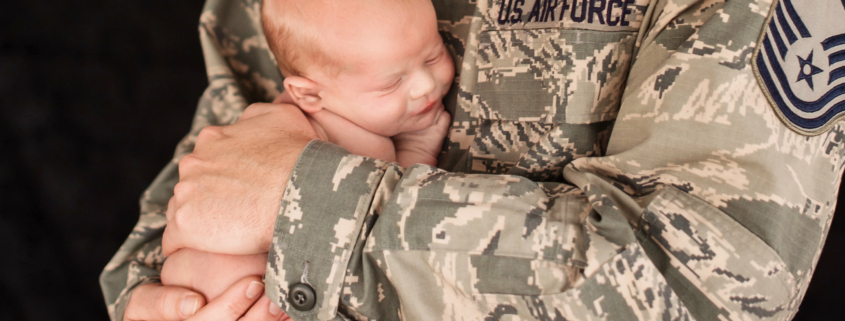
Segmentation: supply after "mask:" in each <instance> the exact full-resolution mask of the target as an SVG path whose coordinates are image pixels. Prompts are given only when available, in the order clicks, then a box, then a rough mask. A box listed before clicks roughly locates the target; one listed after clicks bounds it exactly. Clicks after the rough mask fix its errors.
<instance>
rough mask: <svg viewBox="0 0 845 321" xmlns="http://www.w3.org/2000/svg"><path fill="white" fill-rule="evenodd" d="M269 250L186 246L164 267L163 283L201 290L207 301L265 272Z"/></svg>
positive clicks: (171, 257)
mask: <svg viewBox="0 0 845 321" xmlns="http://www.w3.org/2000/svg"><path fill="white" fill-rule="evenodd" d="M266 264H267V253H262V254H253V255H228V254H217V253H209V252H203V251H198V250H194V249H190V248H183V249H180V250H179V251H176V252H175V253H173V254H171V255H170V256H169V257H168V258H167V260H166V261H164V267H162V269H161V283H162V284H164V285H175V286H181V287H185V288H188V289H191V290H194V291H196V292H199V293H200V294H202V295H203V296H205V299H206V300H207V301H208V302H211V300H214V298H216V297H217V296H219V295H220V294H221V293H223V291H225V290H226V289H227V288H229V286H231V285H232V284H234V283H235V282H236V281H238V280H240V279H242V278H244V277H246V276H248V275H257V276H259V277H260V276H263V275H264V268H265V266H266Z"/></svg>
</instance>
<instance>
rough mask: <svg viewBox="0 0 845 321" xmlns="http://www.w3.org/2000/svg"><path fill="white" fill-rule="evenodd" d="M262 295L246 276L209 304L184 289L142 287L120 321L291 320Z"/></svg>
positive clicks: (257, 280) (260, 285)
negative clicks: (122, 320)
mask: <svg viewBox="0 0 845 321" xmlns="http://www.w3.org/2000/svg"><path fill="white" fill-rule="evenodd" d="M263 294H264V283H261V279H260V278H258V277H257V276H248V277H245V278H243V279H241V280H239V281H238V282H235V284H232V286H230V287H229V288H228V289H226V291H225V292H223V293H222V294H221V295H220V296H219V297H218V298H216V299H214V300H212V301H211V302H209V303H208V304H206V301H205V299H203V297H202V296H201V295H199V294H197V293H194V292H192V291H191V290H188V289H185V288H181V287H177V286H163V285H160V284H145V285H142V286H139V287H138V288H136V289H135V290H134V291H133V292H132V297H131V298H130V299H129V304H127V306H126V311H125V313H124V314H123V319H124V320H127V321H140V320H220V321H224V320H225V321H234V320H244V321H257V320H289V319H290V317H288V316H287V315H285V314H284V313H281V309H279V308H278V307H277V306H276V305H275V304H273V303H272V302H270V299H269V298H267V296H265V295H263ZM274 313H275V314H274Z"/></svg>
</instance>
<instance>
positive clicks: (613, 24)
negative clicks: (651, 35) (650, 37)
mask: <svg viewBox="0 0 845 321" xmlns="http://www.w3.org/2000/svg"><path fill="white" fill-rule="evenodd" d="M649 2H650V0H487V9H486V10H485V12H486V14H485V17H484V18H485V19H484V20H485V29H486V30H508V29H539V28H560V29H586V30H600V31H636V30H638V29H639V27H640V24H641V23H642V21H643V15H644V14H645V10H646V8H647V7H648V4H649Z"/></svg>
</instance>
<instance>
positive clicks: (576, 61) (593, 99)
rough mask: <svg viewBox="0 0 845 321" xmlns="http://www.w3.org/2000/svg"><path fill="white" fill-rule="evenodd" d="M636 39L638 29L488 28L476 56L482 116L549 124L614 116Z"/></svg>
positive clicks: (600, 119)
mask: <svg viewBox="0 0 845 321" xmlns="http://www.w3.org/2000/svg"><path fill="white" fill-rule="evenodd" d="M635 40H636V36H635V34H634V33H632V32H604V31H593V30H577V29H576V30H568V29H550V28H542V29H514V30H493V31H485V32H483V33H482V34H481V36H480V38H479V48H478V53H477V55H478V56H477V58H476V59H477V60H476V61H477V67H478V82H477V84H476V87H475V94H476V95H477V96H476V97H477V104H476V105H475V107H476V108H478V110H477V114H476V116H477V117H478V118H479V119H482V120H507V121H531V122H540V123H544V124H550V123H567V124H589V123H595V122H602V121H607V120H613V119H615V118H616V113H617V110H618V107H619V101H620V98H621V95H622V89H623V84H624V81H625V79H626V77H627V75H628V73H627V71H628V66H629V64H630V60H631V51H632V49H633V46H634V41H635Z"/></svg>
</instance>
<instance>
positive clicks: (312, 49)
mask: <svg viewBox="0 0 845 321" xmlns="http://www.w3.org/2000/svg"><path fill="white" fill-rule="evenodd" d="M344 1H354V2H355V4H356V5H357V6H371V7H375V8H372V9H374V10H373V11H372V12H371V14H372V15H371V16H370V17H369V18H370V19H378V18H379V17H378V15H379V14H383V15H389V14H390V11H389V10H390V9H388V8H386V7H387V6H385V5H384V4H394V5H395V4H400V5H407V4H408V3H410V2H412V1H419V0H264V1H262V5H261V6H262V7H261V24H262V28H263V29H264V35H265V36H266V37H267V43H268V45H269V47H270V50H271V51H272V52H273V54H274V55H275V56H276V63H278V64H279V69H281V71H282V75H283V76H285V77H290V76H305V74H306V73H307V72H311V71H313V70H309V69H311V68H314V67H319V68H320V70H321V71H323V72H325V73H326V74H328V75H336V74H337V73H339V72H340V71H341V69H342V68H343V67H344V66H342V63H341V62H340V61H337V59H335V58H334V57H331V55H330V54H328V52H327V48H323V45H322V44H321V43H320V41H319V40H318V39H320V37H321V36H325V35H323V34H321V33H320V32H319V29H318V26H316V25H314V23H313V22H314V21H320V19H324V18H325V17H324V16H323V14H324V12H323V10H325V9H326V8H327V7H328V8H331V7H335V8H336V7H338V6H339V5H342V2H344Z"/></svg>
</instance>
